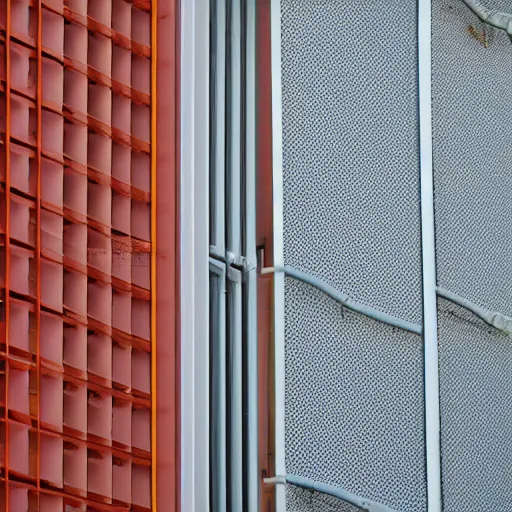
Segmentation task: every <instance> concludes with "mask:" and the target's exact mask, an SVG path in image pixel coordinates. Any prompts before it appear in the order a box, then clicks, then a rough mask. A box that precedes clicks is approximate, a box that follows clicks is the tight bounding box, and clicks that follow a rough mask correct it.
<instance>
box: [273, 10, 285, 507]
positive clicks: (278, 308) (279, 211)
mask: <svg viewBox="0 0 512 512" xmlns="http://www.w3.org/2000/svg"><path fill="white" fill-rule="evenodd" d="M270 8H271V13H270V16H271V21H270V36H271V49H272V50H271V51H272V186H273V191H272V193H273V213H274V225H273V230H274V240H273V242H274V267H276V268H283V267H284V242H283V122H282V98H281V95H282V89H281V2H280V0H271V7H270ZM274 366H275V367H274V383H275V472H276V473H275V474H276V475H285V474H286V464H285V418H284V405H285V380H284V376H285V352H284V273H283V272H276V273H275V274H274ZM285 510H286V493H285V486H284V485H278V486H277V487H276V512H285Z"/></svg>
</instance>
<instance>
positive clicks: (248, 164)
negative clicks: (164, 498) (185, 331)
mask: <svg viewBox="0 0 512 512" xmlns="http://www.w3.org/2000/svg"><path fill="white" fill-rule="evenodd" d="M245 18H246V19H245V27H246V31H245V34H246V46H245V49H246V50H245V51H246V54H245V119H246V123H245V155H246V158H245V226H244V228H245V229H244V233H245V237H244V254H245V258H246V270H247V273H246V277H247V280H246V300H245V307H246V317H245V318H246V325H245V341H246V344H247V346H246V351H245V353H246V368H247V377H246V378H247V434H246V435H247V446H246V452H247V474H246V489H247V508H248V512H258V511H259V483H260V482H259V471H258V318H257V316H258V308H257V287H258V281H257V274H256V267H257V256H256V0H246V9H245Z"/></svg>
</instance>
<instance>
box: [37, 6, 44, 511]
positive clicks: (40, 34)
mask: <svg viewBox="0 0 512 512" xmlns="http://www.w3.org/2000/svg"><path fill="white" fill-rule="evenodd" d="M42 44H43V12H42V4H41V0H38V4H37V99H36V102H37V135H36V137H37V139H36V143H37V153H36V164H37V191H36V209H37V210H36V268H37V280H36V392H37V456H36V478H37V498H36V499H37V508H38V510H39V506H40V505H39V503H40V495H41V493H40V490H41V487H40V486H41V350H40V340H41V140H42V132H41V124H42V123H41V117H42V112H41V101H42V83H43V74H42V68H43V66H42Z"/></svg>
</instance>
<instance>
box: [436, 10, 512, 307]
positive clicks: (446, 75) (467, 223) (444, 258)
mask: <svg viewBox="0 0 512 512" xmlns="http://www.w3.org/2000/svg"><path fill="white" fill-rule="evenodd" d="M484 3H485V5H486V6H487V7H489V8H491V9H496V10H501V11H506V12H512V1H510V0H499V1H498V0H486V1H485V2H484ZM432 16H433V33H432V55H433V60H432V101H433V105H432V106H433V144H434V153H433V156H434V185H435V222H436V246H437V273H438V283H439V285H441V286H443V287H445V288H447V289H449V290H452V291H454V292H456V293H458V294H460V295H461V296H463V297H465V298H467V299H469V300H471V301H473V302H475V303H477V304H480V305H481V306H483V307H486V308H488V309H491V310H494V311H499V312H501V313H503V314H506V315H512V286H510V276H511V271H510V269H511V268H512V251H511V249H510V241H511V240H512V200H511V190H512V172H510V162H511V161H512V144H511V140H512V123H511V122H510V118H509V116H508V115H507V113H508V107H507V105H508V102H509V101H510V97H511V96H512V81H511V79H510V69H511V66H512V43H511V41H510V39H509V38H508V36H507V34H506V33H505V32H504V31H503V30H498V29H494V28H492V27H490V26H488V25H485V24H483V23H481V22H480V21H479V20H478V18H477V17H476V16H475V15H474V14H473V13H472V12H471V11H470V10H469V8H468V7H467V6H466V5H465V4H464V2H463V1H462V0H434V1H433V7H432ZM471 25H473V26H474V27H475V28H476V30H477V31H478V32H479V33H480V34H481V33H482V32H483V31H484V30H485V31H486V32H487V38H488V45H489V46H488V48H485V46H484V45H483V44H482V43H480V42H479V41H477V40H476V39H475V38H474V37H473V36H472V35H471V34H470V33H469V30H468V29H469V27H470V26H471ZM507 276H508V277H507Z"/></svg>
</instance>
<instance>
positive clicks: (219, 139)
mask: <svg viewBox="0 0 512 512" xmlns="http://www.w3.org/2000/svg"><path fill="white" fill-rule="evenodd" d="M213 4H214V5H215V28H213V31H214V35H215V76H213V77H211V79H212V80H215V98H214V102H215V103H214V105H215V111H214V112H215V118H214V122H215V126H214V130H215V131H214V133H213V140H214V141H215V148H214V168H215V184H214V187H215V199H214V200H215V203H214V207H215V226H214V241H215V248H214V251H215V253H216V255H218V256H219V257H220V258H222V259H223V258H224V256H225V252H226V249H225V245H226V238H225V237H226V233H225V224H226V217H225V180H226V175H225V173H226V138H225V135H226V0H216V1H215V2H212V5H213ZM211 249H212V248H210V250H211Z"/></svg>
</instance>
